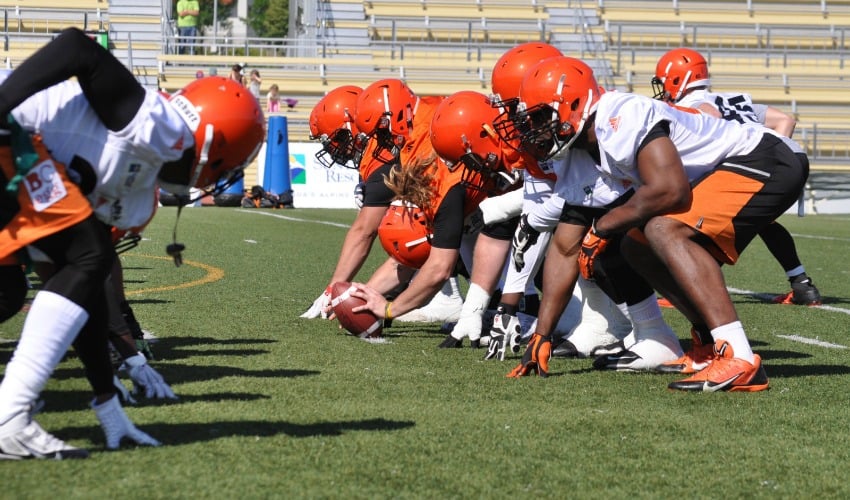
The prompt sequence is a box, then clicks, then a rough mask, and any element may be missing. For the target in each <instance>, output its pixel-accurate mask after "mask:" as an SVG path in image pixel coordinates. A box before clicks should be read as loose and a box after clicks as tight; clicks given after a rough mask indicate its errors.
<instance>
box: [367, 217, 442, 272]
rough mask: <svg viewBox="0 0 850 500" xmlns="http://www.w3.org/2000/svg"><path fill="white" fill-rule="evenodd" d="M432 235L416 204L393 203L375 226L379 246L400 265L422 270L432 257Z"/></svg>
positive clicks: (426, 219)
mask: <svg viewBox="0 0 850 500" xmlns="http://www.w3.org/2000/svg"><path fill="white" fill-rule="evenodd" d="M431 236H432V232H431V229H430V224H429V223H428V218H427V217H426V215H425V212H423V211H422V209H421V208H419V207H417V206H416V205H411V204H405V203H403V202H401V201H394V202H392V204H391V205H390V207H389V208H388V209H387V212H386V213H385V214H384V218H383V219H382V220H381V225H380V226H378V238H379V239H380V240H381V246H382V247H384V250H385V251H386V252H387V254H389V256H390V257H392V258H394V259H395V260H397V261H398V262H399V263H400V264H402V265H405V266H407V267H412V268H414V269H419V268H421V267H422V266H423V265H424V264H425V261H426V260H428V255H430V254H431Z"/></svg>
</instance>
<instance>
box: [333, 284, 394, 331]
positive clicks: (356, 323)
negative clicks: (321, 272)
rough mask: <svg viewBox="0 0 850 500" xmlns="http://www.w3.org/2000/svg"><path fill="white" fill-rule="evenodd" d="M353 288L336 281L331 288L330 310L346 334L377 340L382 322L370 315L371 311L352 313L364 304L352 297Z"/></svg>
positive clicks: (381, 329) (363, 301)
mask: <svg viewBox="0 0 850 500" xmlns="http://www.w3.org/2000/svg"><path fill="white" fill-rule="evenodd" d="M352 290H354V287H353V286H352V285H351V283H349V282H347V281H338V282H336V283H334V284H333V286H331V308H332V309H333V312H334V314H335V315H336V319H337V320H338V321H339V324H340V325H342V327H343V328H345V329H346V330H347V331H348V333H350V334H352V335H355V336H357V337H360V338H362V339H366V338H372V339H374V338H378V337H380V336H381V332H382V331H383V321H381V319H380V318H378V317H377V316H375V315H374V314H372V311H360V312H356V313H355V312H352V309H353V308H355V307H357V306H362V305H363V304H365V303H366V301H365V300H363V299H361V298H358V297H354V296H352V295H351V291H352Z"/></svg>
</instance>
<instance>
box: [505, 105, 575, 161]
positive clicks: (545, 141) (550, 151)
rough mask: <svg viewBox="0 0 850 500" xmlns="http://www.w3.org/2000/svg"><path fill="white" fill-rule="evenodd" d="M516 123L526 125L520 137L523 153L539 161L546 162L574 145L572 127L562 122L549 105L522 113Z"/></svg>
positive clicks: (522, 128)
mask: <svg viewBox="0 0 850 500" xmlns="http://www.w3.org/2000/svg"><path fill="white" fill-rule="evenodd" d="M516 121H519V122H521V123H524V126H522V127H520V129H521V130H522V131H523V132H522V133H521V134H520V135H519V143H520V147H521V149H522V151H524V152H526V153H528V154H529V155H531V156H532V157H533V158H536V159H538V160H546V159H549V158H551V157H552V156H554V155H555V154H557V153H558V152H559V151H561V150H562V149H564V148H565V147H566V146H567V145H568V144H571V143H572V140H573V138H574V137H575V135H576V134H575V132H574V131H573V128H572V125H571V124H570V123H569V122H561V118H560V115H559V114H558V112H557V111H556V110H555V109H554V108H552V106H550V105H548V104H538V105H536V106H533V107H532V108H530V109H528V110H525V111H522V112H521V113H519V114H518V115H517V118H516Z"/></svg>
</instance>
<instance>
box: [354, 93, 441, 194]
mask: <svg viewBox="0 0 850 500" xmlns="http://www.w3.org/2000/svg"><path fill="white" fill-rule="evenodd" d="M443 99H445V97H441V96H425V97H420V98H419V103H418V105H417V106H416V109H415V110H414V114H413V126H412V127H411V129H410V136H409V137H408V138H407V141H406V142H405V143H404V146H402V148H401V151H400V152H399V161H400V163H401V165H402V167H404V166H406V165H411V164H413V162H416V161H418V160H420V159H423V158H428V157H430V156H431V155H435V154H436V153H434V148H433V147H432V146H431V134H430V132H431V118H433V117H434V111H435V110H436V109H437V106H439V105H440V103H441V102H442V101H443ZM376 147H377V143H376V142H375V140H370V141H369V144H368V145H367V146H366V150H365V151H364V152H363V159H362V160H361V161H360V178H361V179H368V178H369V176H370V175H372V173H373V172H374V171H375V170H377V169H378V168H380V167H381V166H382V165H384V164H385V163H386V162H384V161H383V160H381V159H378V158H375V157H374V151H375V148H376Z"/></svg>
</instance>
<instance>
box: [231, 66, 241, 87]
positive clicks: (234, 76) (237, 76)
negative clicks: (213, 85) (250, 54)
mask: <svg viewBox="0 0 850 500" xmlns="http://www.w3.org/2000/svg"><path fill="white" fill-rule="evenodd" d="M230 79H231V80H233V81H234V82H239V84H240V85H244V78H243V75H242V65H241V64H234V65H233V66H231V67H230Z"/></svg>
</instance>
